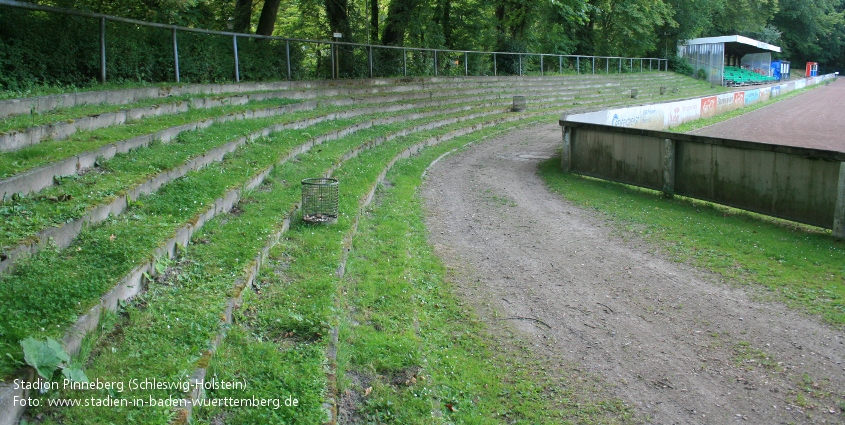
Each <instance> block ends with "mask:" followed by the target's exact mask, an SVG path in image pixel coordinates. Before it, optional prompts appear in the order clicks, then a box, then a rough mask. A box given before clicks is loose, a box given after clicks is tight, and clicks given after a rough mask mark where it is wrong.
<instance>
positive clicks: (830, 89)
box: [690, 78, 845, 152]
mask: <svg viewBox="0 0 845 425" xmlns="http://www.w3.org/2000/svg"><path fill="white" fill-rule="evenodd" d="M843 98H845V78H837V79H836V80H834V81H833V82H832V83H830V85H827V86H822V87H816V88H814V89H812V90H810V91H807V92H805V93H802V94H801V95H799V96H796V97H793V98H791V99H786V100H784V101H781V102H776V103H773V104H771V105H768V106H766V107H763V108H760V109H758V110H756V111H753V112H749V113H747V114H742V115H740V116H738V117H735V118H732V119H729V120H727V121H722V122H720V123H717V124H713V125H710V126H707V127H704V128H700V129H698V130H695V131H691V132H690V134H699V135H702V136H712V137H724V138H729V139H740V140H750V141H752V142H761V143H777V144H780V145H789V146H801V147H808V148H816V149H827V150H833V151H839V152H845V137H843V136H842V135H843V134H845V106H843V105H842V99H843ZM831 135H833V136H831Z"/></svg>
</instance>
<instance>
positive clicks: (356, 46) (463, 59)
mask: <svg viewBox="0 0 845 425" xmlns="http://www.w3.org/2000/svg"><path fill="white" fill-rule="evenodd" d="M0 6H5V7H10V8H17V9H24V10H28V11H33V12H36V11H37V12H47V13H49V14H60V15H69V16H74V17H80V18H85V19H87V20H96V21H95V22H97V23H98V26H97V27H96V28H98V30H94V29H93V28H90V29H87V30H86V31H88V32H91V31H98V34H97V35H98V37H97V41H96V44H97V45H98V47H99V50H98V53H99V54H98V56H99V58H98V59H99V61H98V64H97V66H96V72H97V75H96V78H97V79H98V80H99V81H100V82H106V81H107V80H108V79H109V67H110V64H111V66H114V64H117V63H124V62H125V61H123V58H122V57H121V56H120V55H121V54H122V53H123V54H125V53H126V48H122V47H123V46H122V45H119V44H120V43H121V41H118V40H116V39H113V40H111V41H110V40H109V39H108V36H109V34H110V32H115V33H119V34H121V35H124V36H125V35H126V33H125V32H126V31H127V30H129V31H135V32H137V33H138V37H136V38H137V39H142V40H144V41H145V42H148V43H149V46H150V47H151V48H153V49H156V48H158V51H156V52H155V53H154V54H152V53H148V54H149V55H150V56H149V57H150V58H152V59H148V60H146V61H144V60H139V61H138V62H139V63H138V64H136V65H135V66H137V67H139V68H140V67H144V68H145V69H144V70H143V72H141V71H139V72H137V73H138V75H139V77H138V78H140V79H144V78H145V76H147V75H149V77H146V78H147V79H150V80H156V81H158V82H161V81H176V82H181V81H182V80H183V79H185V78H184V76H185V74H186V72H185V71H184V69H183V68H184V64H186V63H188V62H190V63H189V67H190V68H191V70H190V71H189V72H187V73H188V74H189V75H190V76H189V78H188V80H202V79H205V80H209V79H210V80H223V79H234V81H236V82H240V81H241V80H244V79H246V80H262V79H279V78H286V79H288V80H305V79H328V78H332V79H336V78H375V77H400V76H401V77H409V76H426V77H431V76H435V77H436V76H489V75H492V76H499V75H519V76H523V75H541V76H542V75H546V74H554V73H559V74H563V73H574V74H596V73H605V74H610V73H623V72H645V71H661V70H667V69H668V62H667V60H666V59H661V58H629V57H615V56H584V55H558V54H547V53H516V52H485V51H472V50H446V49H429V48H416V47H397V46H380V45H369V44H360V43H350V42H340V41H332V40H307V39H299V38H285V37H271V36H260V35H254V34H244V33H235V32H226V31H212V30H205V29H198V28H189V27H182V26H176V25H166V24H159V23H153V22H146V21H139V20H135V19H127V18H121V17H117V16H110V15H104V14H99V13H90V12H84V11H78V10H71V9H64V8H59V7H52V6H44V5H36V4H32V3H26V2H20V1H14V0H0ZM86 25H90V23H87V24H86ZM115 25H123V27H117V26H115ZM80 26H83V25H80ZM142 27H143V28H147V29H152V30H150V31H155V33H146V32H143V30H142ZM80 34H85V32H80ZM202 36H213V37H216V38H215V39H201V40H196V39H195V37H202ZM80 38H83V37H80ZM130 38H131V37H130ZM227 39H228V40H230V41H228V43H229V44H228V46H225V45H224V43H221V41H223V40H227ZM79 43H83V44H86V45H87V46H88V47H85V49H87V50H93V49H94V47H93V46H91V45H92V44H93V37H87V40H84V41H82V40H81V41H79ZM112 44H115V46H112ZM180 46H181V47H182V50H183V51H182V52H181V53H180ZM206 46H210V47H209V49H208V51H206ZM162 50H167V51H170V50H172V56H170V57H169V58H168V57H167V56H168V55H169V53H162ZM87 53H89V54H90V52H87ZM94 55H96V54H94ZM245 57H246V62H247V63H245V60H244V59H245ZM150 61H154V62H155V67H157V68H158V69H157V70H150V69H149V68H150V67H152V65H150V64H149V62H150ZM203 61H205V62H203ZM89 62H93V56H91V57H89ZM226 62H229V64H227V65H226V67H228V66H231V68H229V69H230V71H228V72H222V73H221V72H220V71H219V70H218V71H216V73H210V72H209V71H207V70H206V71H203V67H205V68H209V66H210V65H209V64H212V65H220V64H221V63H226ZM89 68H91V67H89ZM161 68H169V70H170V71H167V72H166V73H162V72H161ZM602 71H604V72H602ZM203 72H205V73H203ZM229 72H231V74H229V75H228V76H227V75H226V74H228V73H229ZM167 75H169V76H167ZM153 76H155V77H153ZM227 77H228V78H227ZM268 77H269V78H268ZM119 78H126V77H125V75H121V76H120V77H119Z"/></svg>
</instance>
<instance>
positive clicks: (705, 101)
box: [701, 96, 719, 118]
mask: <svg viewBox="0 0 845 425" xmlns="http://www.w3.org/2000/svg"><path fill="white" fill-rule="evenodd" d="M718 103H719V100H718V98H717V97H716V96H710V97H704V98H702V99H701V118H710V117H713V116H716V112H717V105H718Z"/></svg>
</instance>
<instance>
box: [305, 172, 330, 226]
mask: <svg viewBox="0 0 845 425" xmlns="http://www.w3.org/2000/svg"><path fill="white" fill-rule="evenodd" d="M302 220H304V221H307V222H310V223H326V222H332V221H336V220H337V180H336V179H329V178H316V179H304V180H302Z"/></svg>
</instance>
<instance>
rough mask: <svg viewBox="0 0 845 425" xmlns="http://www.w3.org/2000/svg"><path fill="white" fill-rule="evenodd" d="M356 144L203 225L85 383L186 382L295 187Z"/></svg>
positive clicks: (281, 178) (64, 413) (83, 418)
mask: <svg viewBox="0 0 845 425" xmlns="http://www.w3.org/2000/svg"><path fill="white" fill-rule="evenodd" d="M359 144H360V140H355V139H352V138H349V139H345V140H343V141H339V142H338V143H332V144H326V145H324V146H322V150H321V151H319V152H317V151H316V150H315V151H312V152H309V153H306V154H303V155H300V156H299V157H297V160H296V161H293V162H288V163H285V164H282V165H281V166H279V167H277V168H276V169H274V171H273V172H272V173H271V175H270V178H269V180H268V183H267V184H265V185H263V186H261V187H260V189H259V190H255V191H253V192H252V193H251V194H250V195H249V196H248V197H246V198H245V199H244V200H243V201H242V202H241V203H240V204H239V205H238V208H237V210H238V212H237V214H225V215H221V216H219V217H217V218H215V219H213V220H212V221H210V222H209V223H208V224H206V226H205V227H203V229H202V230H201V231H200V233H198V234H197V235H195V236H194V238H193V243H192V244H191V245H190V246H189V247H188V250H187V252H186V253H185V254H184V255H183V257H182V258H181V259H180V261H179V262H178V263H177V264H171V266H172V267H170V268H169V270H168V271H167V272H165V276H169V277H170V278H168V279H164V280H162V281H160V282H156V283H153V284H151V285H150V288H149V290H148V291H147V293H145V294H144V295H143V296H142V297H140V299H138V300H136V301H135V302H133V303H132V305H131V306H130V307H129V309H128V310H127V315H128V319H127V320H126V321H125V322H124V323H123V324H122V325H121V330H120V332H115V333H114V334H113V335H112V336H111V337H110V338H107V339H106V341H105V342H104V343H102V347H103V349H102V350H101V352H100V354H99V355H97V356H96V357H95V358H93V359H92V360H91V365H90V367H89V368H88V369H86V373H88V375H89V377H91V378H92V379H94V378H99V379H103V380H112V381H113V380H119V381H128V380H131V379H133V378H137V379H145V378H148V379H152V378H155V379H159V380H162V381H167V382H184V381H185V380H186V376H187V375H188V374H190V373H191V372H192V371H193V369H194V368H195V367H196V363H197V362H198V361H201V360H200V358H201V356H202V355H203V352H204V351H205V350H207V349H208V346H209V344H210V342H211V339H212V338H213V336H214V335H216V333H217V331H218V330H219V326H220V314H222V313H223V311H224V308H225V306H224V304H225V302H226V300H227V298H228V297H229V296H231V292H232V290H233V288H234V286H235V281H236V280H237V279H238V278H239V277H240V276H241V275H242V274H243V272H244V269H245V268H246V267H248V266H249V262H250V261H251V259H252V258H253V257H254V256H255V255H256V253H257V252H258V251H259V250H260V249H261V248H262V247H263V246H264V244H266V242H267V241H266V235H268V234H270V233H272V232H273V231H274V229H275V228H276V226H277V225H278V223H280V222H281V221H282V219H283V218H284V216H285V215H286V214H287V212H288V211H289V210H290V208H291V207H292V206H293V205H294V203H295V202H296V201H297V200H298V199H299V195H300V192H299V186H298V184H296V183H295V182H298V181H299V180H301V179H302V178H304V177H306V176H312V175H320V174H322V173H323V172H325V170H326V169H327V168H328V167H330V166H331V165H332V164H333V163H334V162H336V161H338V160H339V159H340V158H341V156H342V155H343V154H344V153H346V152H347V151H348V150H349V149H351V148H353V147H355V146H357V145H359ZM320 352H322V351H320ZM262 358H263V357H262ZM318 384H319V381H318ZM302 385H305V384H302ZM321 389H322V386H320V385H317V388H315V389H314V390H313V391H316V394H319V393H320V391H321ZM69 396H75V397H79V396H80V394H78V393H71V394H69ZM126 396H127V397H128V396H132V397H142V398H145V399H148V398H149V397H150V396H152V397H154V398H165V399H166V398H168V397H174V398H176V399H181V398H182V397H183V394H182V393H181V392H180V391H178V389H176V390H172V391H133V392H131V393H129V394H126ZM45 413H47V414H49V415H50V416H51V417H53V419H54V420H56V421H57V422H59V423H80V424H83V423H91V424H98V423H109V422H114V423H119V422H123V421H125V420H126V418H128V417H133V418H134V420H135V421H137V422H138V423H144V424H164V423H167V422H168V421H169V420H170V419H171V418H172V416H173V414H174V411H173V409H167V408H164V409H151V408H147V407H144V408H136V407H128V408H125V409H93V410H92V409H91V408H79V409H62V410H59V411H52V412H50V411H48V412H45ZM268 423H270V422H268Z"/></svg>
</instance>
